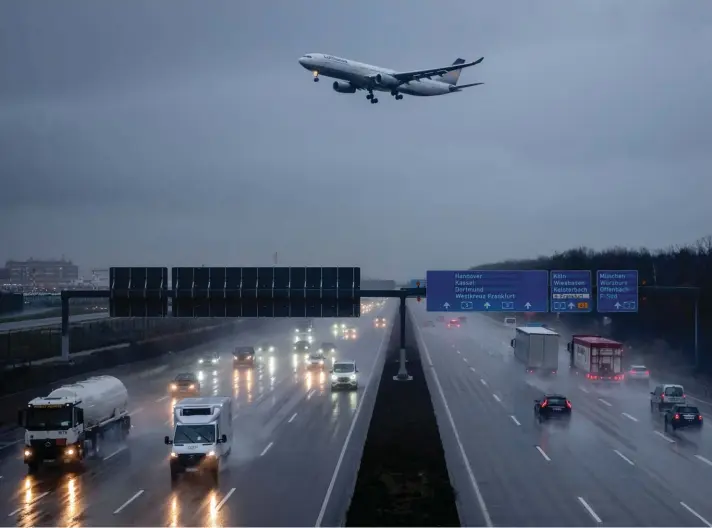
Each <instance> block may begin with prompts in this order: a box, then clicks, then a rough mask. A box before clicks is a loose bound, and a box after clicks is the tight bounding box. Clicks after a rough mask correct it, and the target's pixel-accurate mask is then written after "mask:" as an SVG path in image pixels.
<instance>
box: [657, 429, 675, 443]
mask: <svg viewBox="0 0 712 528" xmlns="http://www.w3.org/2000/svg"><path fill="white" fill-rule="evenodd" d="M653 432H654V433H655V434H656V435H658V436H659V437H660V438H662V439H663V440H667V441H668V442H670V443H671V444H674V443H675V440H673V439H672V438H670V437H669V436H667V435H665V434H664V433H661V432H660V431H653Z"/></svg>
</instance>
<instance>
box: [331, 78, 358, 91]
mask: <svg viewBox="0 0 712 528" xmlns="http://www.w3.org/2000/svg"><path fill="white" fill-rule="evenodd" d="M332 86H333V88H334V91H335V92H339V93H356V88H354V87H353V86H351V84H349V83H347V82H340V81H334V84H333V85H332Z"/></svg>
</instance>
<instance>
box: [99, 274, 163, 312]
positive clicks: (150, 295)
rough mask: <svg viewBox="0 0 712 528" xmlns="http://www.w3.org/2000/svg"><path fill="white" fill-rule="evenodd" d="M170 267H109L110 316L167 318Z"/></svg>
mask: <svg viewBox="0 0 712 528" xmlns="http://www.w3.org/2000/svg"><path fill="white" fill-rule="evenodd" d="M167 315H168V268H110V269H109V316H110V317H166V316H167Z"/></svg>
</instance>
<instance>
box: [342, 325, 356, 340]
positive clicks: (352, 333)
mask: <svg viewBox="0 0 712 528" xmlns="http://www.w3.org/2000/svg"><path fill="white" fill-rule="evenodd" d="M341 338H342V339H345V340H347V341H349V340H351V341H353V340H354V339H356V329H355V328H353V327H351V328H349V327H347V328H345V329H344V332H343V334H342V335H341Z"/></svg>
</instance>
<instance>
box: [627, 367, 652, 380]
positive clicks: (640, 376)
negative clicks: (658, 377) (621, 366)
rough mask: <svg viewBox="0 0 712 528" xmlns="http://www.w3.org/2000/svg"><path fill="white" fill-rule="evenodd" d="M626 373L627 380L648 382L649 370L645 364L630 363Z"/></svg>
mask: <svg viewBox="0 0 712 528" xmlns="http://www.w3.org/2000/svg"><path fill="white" fill-rule="evenodd" d="M626 374H627V376H626V379H627V381H628V382H633V383H636V382H637V383H639V382H644V383H648V381H650V370H648V367H646V366H645V365H631V366H630V368H629V369H628V372H627V373H626Z"/></svg>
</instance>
